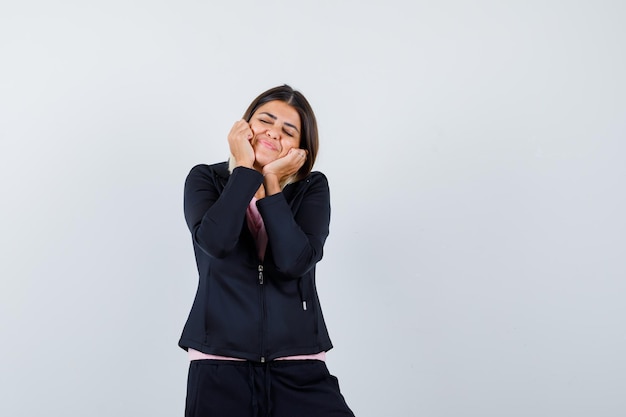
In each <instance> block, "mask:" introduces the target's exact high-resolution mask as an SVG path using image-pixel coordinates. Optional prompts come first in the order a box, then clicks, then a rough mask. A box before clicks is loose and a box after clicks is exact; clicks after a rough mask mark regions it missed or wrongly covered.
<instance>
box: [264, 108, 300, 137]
mask: <svg viewBox="0 0 626 417" xmlns="http://www.w3.org/2000/svg"><path fill="white" fill-rule="evenodd" d="M259 114H264V115H266V116H268V117H270V118H272V119H273V120H276V119H278V118H277V117H276V116H274V115H273V114H272V113H268V112H266V111H262V112H261V113H259ZM283 124H284V125H285V126H289V127H290V128H292V129H294V130H295V131H296V132H298V133H300V131H299V130H298V128H297V127H296V126H295V125H292V124H291V123H288V122H285V123H283Z"/></svg>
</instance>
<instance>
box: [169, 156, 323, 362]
mask: <svg viewBox="0 0 626 417" xmlns="http://www.w3.org/2000/svg"><path fill="white" fill-rule="evenodd" d="M262 183H263V176H262V175H261V174H260V173H259V172H257V171H255V170H253V169H248V168H243V167H239V168H235V169H234V170H233V172H232V174H230V173H229V171H228V163H226V162H223V163H219V164H214V165H210V166H207V165H197V166H195V167H194V168H192V169H191V172H190V173H189V175H188V176H187V180H186V182H185V201H184V210H185V219H186V221H187V225H188V227H189V230H190V231H191V235H192V239H193V247H194V252H195V256H196V263H197V266H198V273H199V284H198V290H197V293H196V297H195V300H194V302H193V306H192V308H191V312H190V313H189V318H188V319H187V322H186V324H185V327H184V329H183V332H182V336H181V338H180V341H179V343H178V344H179V346H180V347H182V348H183V349H187V348H193V349H195V350H198V351H200V352H204V353H210V354H215V355H223V356H230V357H237V358H242V359H247V360H250V361H257V362H264V361H270V360H273V359H276V358H279V357H283V356H291V355H304V354H313V353H318V352H322V351H328V350H329V349H331V348H332V344H331V341H330V338H329V336H328V331H327V329H326V324H325V323H324V318H323V315H322V310H321V308H320V304H319V300H318V296H317V290H316V288H315V264H316V263H317V262H318V261H319V260H320V259H321V258H322V250H323V246H324V242H325V240H326V237H327V236H328V225H329V222H330V196H329V190H328V182H327V180H326V177H325V176H324V175H323V174H322V173H319V172H312V173H311V174H310V175H309V176H308V177H307V178H305V179H303V180H301V181H298V182H296V183H293V184H289V185H287V186H286V187H285V188H284V189H283V191H282V192H280V193H278V194H274V195H271V196H268V197H265V198H263V199H261V200H258V201H257V207H258V209H259V212H260V213H261V216H262V217H263V222H264V223H265V229H266V231H267V236H268V245H267V249H266V253H265V256H264V261H261V260H260V259H259V257H258V251H257V248H256V243H255V240H254V238H253V236H252V234H251V233H250V230H249V229H248V225H247V222H246V209H247V207H248V205H249V204H250V200H252V197H253V196H254V194H255V192H256V191H257V189H258V188H259V186H260V185H261V184H262Z"/></svg>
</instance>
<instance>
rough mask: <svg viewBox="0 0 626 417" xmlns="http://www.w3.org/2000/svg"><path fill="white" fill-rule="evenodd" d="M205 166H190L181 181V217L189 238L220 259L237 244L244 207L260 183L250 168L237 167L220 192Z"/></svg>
mask: <svg viewBox="0 0 626 417" xmlns="http://www.w3.org/2000/svg"><path fill="white" fill-rule="evenodd" d="M215 175H216V174H215V173H214V172H213V171H211V169H210V168H209V167H208V166H206V165H198V166H195V167H194V168H192V169H191V171H190V172H189V175H188V176H187V180H186V181H185V193H184V194H185V196H184V211H185V220H186V222H187V226H188V227H189V231H191V235H192V237H193V241H194V243H195V244H197V245H198V246H199V247H200V249H202V250H203V251H204V252H205V253H207V254H208V255H210V256H213V257H216V258H223V257H224V256H226V255H227V254H228V253H229V252H230V251H231V250H232V249H233V248H234V247H235V245H236V244H237V240H238V239H239V235H240V233H241V228H242V226H243V222H244V219H245V215H246V208H247V207H248V204H250V200H251V199H252V197H253V196H254V193H255V192H256V191H257V190H258V188H259V186H260V185H261V183H262V182H263V176H262V175H261V174H260V173H259V172H256V171H255V170H253V169H248V168H243V167H238V168H235V169H234V170H233V173H232V174H231V176H230V177H229V179H228V182H227V183H226V186H225V187H224V190H222V192H221V193H220V189H219V188H218V186H217V178H215Z"/></svg>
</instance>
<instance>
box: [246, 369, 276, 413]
mask: <svg viewBox="0 0 626 417" xmlns="http://www.w3.org/2000/svg"><path fill="white" fill-rule="evenodd" d="M255 368H256V366H255V365H254V363H253V362H248V376H249V382H250V391H251V393H252V415H253V417H258V416H259V406H264V408H265V415H266V416H267V417H269V416H270V415H271V412H272V397H271V387H272V370H271V369H272V368H271V366H270V362H266V363H265V364H263V366H262V367H259V368H260V370H261V372H263V373H264V374H265V381H264V383H263V382H261V380H260V381H258V380H257V372H256V369H255ZM257 382H259V385H260V386H262V387H263V389H264V390H265V404H259V398H258V393H257Z"/></svg>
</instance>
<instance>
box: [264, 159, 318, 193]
mask: <svg viewBox="0 0 626 417" xmlns="http://www.w3.org/2000/svg"><path fill="white" fill-rule="evenodd" d="M306 157H307V151H306V150H304V149H299V148H291V149H289V152H287V155H285V156H283V157H282V158H278V159H277V160H275V161H272V162H270V163H269V164H267V165H265V166H264V167H263V177H264V178H265V181H264V182H265V191H266V193H267V194H268V195H272V194H275V193H277V192H280V182H281V181H282V180H285V179H287V177H289V176H291V175H293V174H295V173H296V172H298V170H299V169H300V168H302V165H304V163H305V162H306ZM268 187H269V189H268Z"/></svg>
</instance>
